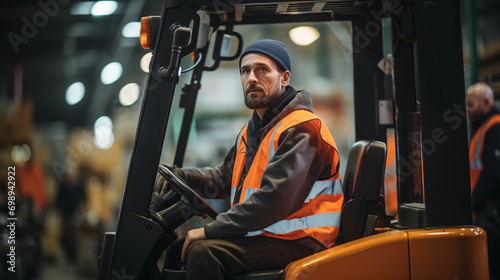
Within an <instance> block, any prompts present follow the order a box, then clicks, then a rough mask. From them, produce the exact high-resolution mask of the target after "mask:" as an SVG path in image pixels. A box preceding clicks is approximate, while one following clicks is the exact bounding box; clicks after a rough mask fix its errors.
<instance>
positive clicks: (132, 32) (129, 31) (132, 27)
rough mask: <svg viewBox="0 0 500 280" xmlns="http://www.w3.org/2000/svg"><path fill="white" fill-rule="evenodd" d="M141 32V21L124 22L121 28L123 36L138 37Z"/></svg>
mask: <svg viewBox="0 0 500 280" xmlns="http://www.w3.org/2000/svg"><path fill="white" fill-rule="evenodd" d="M140 33H141V23H140V22H138V21H133V22H129V23H127V24H125V25H124V26H123V28H122V36H123V37H125V38H139V35H140Z"/></svg>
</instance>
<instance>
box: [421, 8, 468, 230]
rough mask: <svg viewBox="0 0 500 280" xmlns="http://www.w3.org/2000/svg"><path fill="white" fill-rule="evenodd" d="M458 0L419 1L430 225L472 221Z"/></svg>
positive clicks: (423, 156) (423, 141) (426, 177)
mask: <svg viewBox="0 0 500 280" xmlns="http://www.w3.org/2000/svg"><path fill="white" fill-rule="evenodd" d="M459 5H460V4H459V1H456V0H443V1H432V2H431V1H425V0H417V1H414V16H415V31H416V32H415V34H416V38H415V39H416V40H415V42H416V43H415V59H416V60H415V66H416V71H417V72H416V83H417V90H418V93H419V95H420V100H421V105H420V106H421V129H422V130H421V131H422V133H421V146H422V162H423V174H424V176H423V177H424V182H423V185H424V189H425V207H426V217H427V225H428V226H429V227H443V226H458V225H470V224H472V210H471V200H470V192H471V191H470V178H469V160H468V158H469V157H468V141H467V123H466V114H465V107H464V101H465V88H464V72H463V58H462V55H463V54H462V35H461V30H460V28H461V21H460V9H459V8H460V7H459Z"/></svg>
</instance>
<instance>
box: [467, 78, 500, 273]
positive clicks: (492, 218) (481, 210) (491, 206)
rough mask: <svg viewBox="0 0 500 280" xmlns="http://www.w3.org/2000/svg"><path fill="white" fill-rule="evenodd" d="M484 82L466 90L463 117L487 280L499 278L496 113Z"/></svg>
mask: <svg viewBox="0 0 500 280" xmlns="http://www.w3.org/2000/svg"><path fill="white" fill-rule="evenodd" d="M493 102H494V101H493V90H492V89H491V87H489V86H488V85H486V84H485V83H477V84H474V85H472V86H470V87H469V88H468V89H467V114H468V116H469V120H470V123H471V129H472V133H473V135H472V138H471V141H470V148H469V160H470V172H471V191H472V208H473V210H474V214H475V224H476V225H477V226H480V227H482V228H483V229H484V230H485V231H486V233H487V236H488V237H487V238H488V260H489V266H490V275H491V277H492V278H491V279H500V212H499V211H500V111H499V110H498V109H497V108H496V107H495V106H494V104H493Z"/></svg>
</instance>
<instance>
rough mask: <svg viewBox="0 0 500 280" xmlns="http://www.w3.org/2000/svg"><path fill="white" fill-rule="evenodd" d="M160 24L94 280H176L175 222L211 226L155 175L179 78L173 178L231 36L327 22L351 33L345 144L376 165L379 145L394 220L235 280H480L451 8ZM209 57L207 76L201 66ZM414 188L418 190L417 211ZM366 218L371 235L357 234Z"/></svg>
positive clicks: (311, 5)
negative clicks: (164, 190) (389, 151)
mask: <svg viewBox="0 0 500 280" xmlns="http://www.w3.org/2000/svg"><path fill="white" fill-rule="evenodd" d="M161 12H162V13H161V15H160V16H157V15H155V16H146V17H144V18H143V19H142V20H141V38H140V40H141V44H142V46H143V47H144V48H147V49H151V50H152V51H153V55H152V60H151V63H150V66H149V67H150V72H149V76H148V80H147V85H146V89H145V92H144V99H143V103H142V107H141V112H140V116H139V121H138V125H137V132H136V138H135V142H134V146H133V151H132V155H131V159H130V165H129V171H128V177H127V180H126V184H125V189H124V193H123V199H122V203H121V208H120V212H119V216H118V224H117V228H116V231H115V232H107V233H106V234H105V236H104V239H103V244H102V249H101V254H100V257H99V269H98V279H99V280H110V279H130V280H132V279H151V280H153V279H154V280H157V279H165V280H174V279H185V271H181V270H179V271H172V270H168V269H164V268H163V267H162V265H161V264H160V265H158V263H159V261H158V260H159V258H160V257H161V255H162V253H163V252H164V251H165V249H166V248H167V247H168V246H169V245H170V244H171V243H172V242H173V241H174V240H175V239H176V238H177V236H176V233H175V229H176V228H177V227H178V226H180V225H181V224H183V223H184V222H185V221H186V220H187V219H189V218H190V217H192V216H195V215H198V216H202V217H206V216H209V217H211V218H215V217H216V216H217V211H215V210H214V209H213V208H212V207H211V206H210V205H209V204H208V203H206V202H205V201H204V199H203V197H201V196H200V195H199V194H198V193H196V192H195V191H193V190H192V189H191V188H190V187H189V186H188V185H187V184H186V183H185V182H184V181H183V180H182V179H181V178H179V177H178V176H176V175H175V173H173V172H172V171H170V169H169V168H167V167H166V166H164V165H159V161H160V156H161V153H162V147H163V143H164V139H165V133H166V130H167V124H168V121H169V116H170V112H171V109H172V106H173V100H174V91H175V88H176V86H177V85H178V82H179V77H180V76H181V75H183V73H184V72H188V71H190V72H192V73H191V79H190V82H189V83H188V84H186V85H185V86H184V87H183V88H182V93H181V96H180V100H181V107H183V108H184V116H183V120H182V127H181V132H180V134H179V140H178V142H177V143H178V144H177V147H176V152H175V157H174V162H173V164H174V165H177V166H182V162H183V158H184V154H185V151H186V146H187V140H188V137H189V131H190V127H191V123H192V122H193V115H194V109H195V103H196V98H197V94H198V91H199V89H200V86H201V84H202V74H203V73H204V72H205V71H215V70H216V69H217V68H218V66H219V64H220V62H222V61H230V60H235V59H238V58H239V55H240V54H241V51H242V46H243V40H244V36H243V35H242V34H240V33H238V32H236V31H235V29H234V27H235V26H238V25H245V24H278V23H299V22H308V23H310V22H329V21H348V22H350V24H351V27H352V28H351V29H352V32H351V35H352V49H353V52H352V61H353V71H354V72H353V77H354V81H353V82H354V108H355V112H354V115H355V138H356V141H357V143H358V142H362V143H366V141H369V142H370V143H375V144H376V145H378V144H379V143H382V144H383V145H384V147H383V157H384V159H383V163H384V164H385V144H388V143H389V142H391V141H392V143H393V145H392V146H393V147H392V148H393V149H394V161H395V170H396V182H397V201H398V202H397V206H398V207H397V220H392V221H389V219H383V214H380V211H378V212H377V213H372V214H370V215H369V216H370V218H371V219H365V220H363V221H362V224H361V225H362V227H361V228H362V230H364V233H363V234H362V235H361V236H356V237H354V238H349V239H347V240H346V239H345V238H344V239H343V240H342V242H340V244H338V245H336V246H334V247H332V248H330V249H326V250H324V251H321V252H318V253H316V254H313V255H311V256H309V257H306V258H304V259H300V260H297V261H295V262H292V263H290V264H289V265H288V266H287V267H286V268H285V269H284V270H281V271H263V272H255V273H249V274H247V275H240V276H238V277H236V278H235V279H254V280H255V279H400V280H403V279H412V280H417V279H450V280H452V279H477V280H486V279H489V274H488V258H487V246H486V244H487V241H486V233H485V232H484V230H482V229H481V228H479V227H476V226H474V225H473V213H472V208H471V189H470V178H469V160H468V137H467V119H466V114H465V109H464V108H465V107H464V102H465V85H464V84H465V82H464V70H463V53H462V35H461V13H460V4H459V1H456V0H440V1H426V0H342V1H341V0H334V1H310V0H300V1H284V0H275V1H262V0H260V1H259V0H215V1H206V0H165V1H164V4H163V9H162V11H161ZM387 35H389V37H387ZM384 36H385V38H390V39H389V40H384ZM211 42H212V44H211ZM230 44H236V45H233V47H229V46H230ZM229 49H231V50H236V52H235V53H234V54H230V51H228V50H229ZM387 49H390V50H391V51H390V55H388V52H387V51H386V50H387ZM189 55H192V56H193V58H194V59H193V61H194V62H193V66H192V67H190V68H189V69H186V70H182V71H181V69H180V60H181V59H182V58H183V57H187V56H189ZM209 56H211V57H212V59H213V64H212V65H206V64H207V63H206V62H207V57H209ZM387 120H389V121H387ZM390 129H392V131H393V133H388V131H389V130H390ZM388 146H391V145H388ZM388 160H389V159H388ZM365 168H367V169H376V170H378V171H380V170H383V169H384V168H382V169H380V166H377V164H372V165H370V163H368V165H367V167H365ZM158 173H159V174H161V175H162V176H164V177H165V178H166V179H167V180H168V181H169V182H170V183H171V185H172V189H173V190H172V191H171V192H170V193H169V199H168V200H169V202H168V207H167V208H166V209H165V210H162V211H151V210H150V202H151V196H152V193H153V187H154V183H155V178H156V176H157V174H158ZM342 179H343V180H347V178H342ZM346 183H347V182H345V181H344V184H346ZM415 188H421V189H423V192H422V197H421V198H420V199H415V192H414V189H415ZM344 190H345V189H344ZM379 194H380V191H379ZM378 202H379V203H380V202H381V204H382V206H383V204H384V203H383V201H382V200H379V201H378ZM382 208H383V207H382ZM343 209H344V210H345V208H343ZM344 210H343V211H344ZM354 210H356V208H354ZM377 215H378V216H379V220H378V222H377V228H376V229H374V230H368V228H367V225H368V220H371V224H372V225H373V224H374V223H373V218H374V217H375V219H376V218H377ZM343 217H344V216H343ZM344 222H346V223H347V222H349V219H346V220H345V221H344V220H342V224H343V223H344ZM341 227H342V225H341ZM344 231H346V230H344ZM341 232H343V231H342V228H341ZM348 234H349V233H348V232H347V233H345V234H344V237H345V236H346V235H348Z"/></svg>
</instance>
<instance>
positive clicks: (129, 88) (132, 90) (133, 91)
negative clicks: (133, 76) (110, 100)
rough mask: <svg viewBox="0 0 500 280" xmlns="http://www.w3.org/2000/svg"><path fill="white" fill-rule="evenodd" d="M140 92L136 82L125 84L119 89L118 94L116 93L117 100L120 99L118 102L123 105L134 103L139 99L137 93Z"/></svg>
mask: <svg viewBox="0 0 500 280" xmlns="http://www.w3.org/2000/svg"><path fill="white" fill-rule="evenodd" d="M140 92H141V88H140V87H139V85H138V84H136V83H130V84H126V85H125V86H124V87H122V89H121V90H120V94H119V95H118V100H120V104H122V105H123V106H130V105H132V104H134V103H135V102H136V101H137V99H139V94H140Z"/></svg>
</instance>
